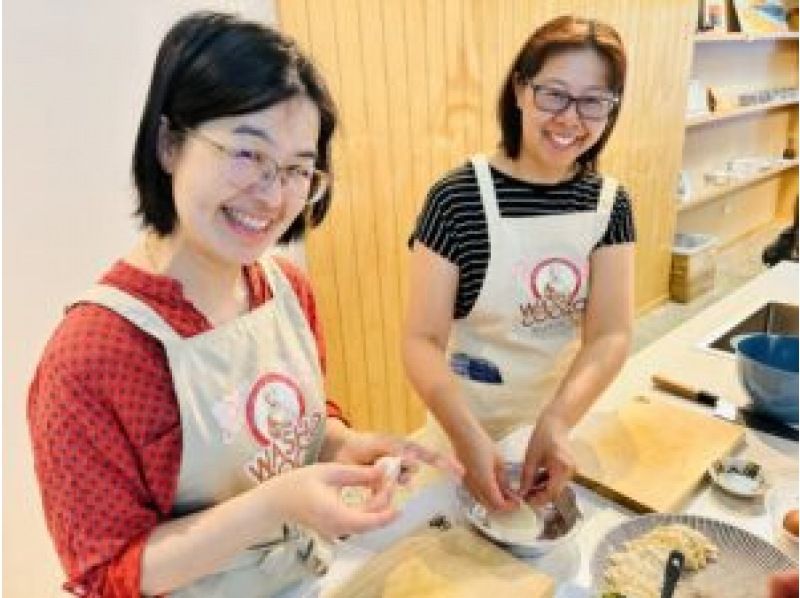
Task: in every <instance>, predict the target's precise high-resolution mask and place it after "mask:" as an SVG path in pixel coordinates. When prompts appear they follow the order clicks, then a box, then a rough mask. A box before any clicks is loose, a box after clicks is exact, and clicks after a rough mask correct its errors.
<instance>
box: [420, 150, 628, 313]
mask: <svg viewBox="0 0 800 598" xmlns="http://www.w3.org/2000/svg"><path fill="white" fill-rule="evenodd" d="M489 168H490V171H491V174H492V180H493V181H494V186H495V191H496V193H497V201H498V204H499V208H500V216H501V217H503V218H519V217H530V216H552V215H554V214H569V213H571V212H586V211H591V210H595V209H597V200H598V197H599V195H600V187H601V184H602V178H601V177H600V176H599V175H597V174H593V173H579V174H577V175H576V176H575V177H573V178H572V179H570V180H568V181H564V182H561V183H556V184H552V185H545V184H536V183H529V182H527V181H521V180H519V179H516V178H514V177H511V176H509V175H507V174H505V173H502V172H500V171H499V170H497V169H496V168H494V167H492V166H490V167H489ZM415 240H416V241H420V242H421V243H422V244H423V245H425V246H426V247H428V248H429V249H430V250H431V251H434V252H436V253H438V254H439V255H441V256H442V257H444V258H445V259H447V260H448V261H450V262H452V263H453V264H455V265H456V266H458V270H459V275H458V294H457V296H456V305H455V312H454V314H453V316H454V317H455V318H463V317H465V316H466V315H467V314H469V312H470V310H471V309H472V306H473V305H475V301H476V300H477V299H478V294H479V293H480V290H481V286H482V285H483V280H484V278H485V277H486V268H487V266H488V264H489V231H488V228H487V224H486V215H485V214H484V211H483V203H482V202H481V196H480V191H479V189H478V179H477V178H476V176H475V171H474V170H473V169H472V164H471V163H470V162H467V163H465V164H464V165H462V166H460V167H459V168H456V169H455V170H453V171H451V172H449V173H448V174H446V175H445V176H444V177H443V178H442V179H440V180H439V181H438V182H436V183H435V184H434V185H433V187H431V189H430V191H429V192H428V197H427V199H426V201H425V206H424V207H423V209H422V212H421V213H420V215H419V216H418V218H417V224H416V228H415V229H414V232H413V233H412V234H411V239H410V240H409V244H412V243H413V242H414V241H415ZM634 240H635V231H634V228H633V215H632V213H631V202H630V198H629V197H628V193H627V192H626V191H625V189H624V188H622V186H620V187H619V188H618V189H617V194H616V197H615V198H614V206H613V208H612V211H611V217H610V219H609V222H608V228H607V229H606V232H605V235H603V238H602V239H601V240H600V242H599V243H598V244H597V246H598V247H599V246H602V245H615V244H619V243H630V242H633V241H634Z"/></svg>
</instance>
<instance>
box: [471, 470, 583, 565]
mask: <svg viewBox="0 0 800 598" xmlns="http://www.w3.org/2000/svg"><path fill="white" fill-rule="evenodd" d="M506 467H507V475H508V477H509V481H510V482H511V484H512V486H513V485H514V484H515V483H516V482H517V481H518V480H519V476H520V473H521V471H522V464H521V463H509V464H507V466H506ZM458 498H459V503H460V508H461V512H462V513H463V514H464V517H465V518H466V519H467V521H469V522H470V523H471V524H472V525H473V526H474V527H475V528H476V529H477V530H478V531H480V532H481V533H482V534H483V535H485V536H486V537H487V538H489V539H490V540H492V541H493V542H495V543H497V544H499V545H500V546H502V547H503V548H506V549H507V550H508V551H509V552H511V553H512V554H515V555H516V556H520V557H540V556H543V555H545V554H547V553H549V552H551V551H552V550H554V549H555V548H557V547H558V546H561V545H562V544H565V543H566V542H568V541H569V540H570V539H571V538H572V537H573V536H574V535H575V533H576V532H577V531H578V529H579V528H580V524H581V521H582V519H583V517H582V515H581V512H580V510H579V508H578V502H577V499H576V497H575V491H574V490H573V489H572V488H571V487H570V486H567V487H566V488H564V492H563V493H562V495H561V496H560V497H559V499H558V500H557V501H556V503H557V504H558V507H556V505H555V504H549V505H546V506H544V507H542V508H537V510H536V511H537V514H538V515H539V516H540V518H541V519H542V525H541V527H540V531H539V532H538V534H535V535H533V534H532V536H531V537H530V538H529V539H527V540H525V539H523V538H522V536H521V535H520V534H516V533H515V534H514V535H513V538H512V537H509V536H508V535H507V534H506V533H505V532H504V530H502V529H499V528H498V527H497V526H493V525H492V518H491V516H490V515H489V514H488V513H487V510H486V508H485V507H484V506H483V505H482V504H480V503H479V502H478V501H476V500H475V499H474V498H473V497H472V495H471V494H470V493H469V492H468V491H467V490H466V489H465V488H463V487H459V490H458Z"/></svg>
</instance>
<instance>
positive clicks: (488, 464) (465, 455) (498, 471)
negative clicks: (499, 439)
mask: <svg viewBox="0 0 800 598" xmlns="http://www.w3.org/2000/svg"><path fill="white" fill-rule="evenodd" d="M453 444H454V447H455V451H456V455H457V457H458V459H459V461H460V462H461V464H462V465H463V466H464V469H465V473H464V478H463V483H464V485H465V486H466V487H467V490H469V492H470V494H472V496H473V497H475V499H476V500H478V501H479V502H480V503H481V504H482V505H483V506H485V507H486V508H487V509H490V510H492V511H513V510H514V509H516V508H518V507H519V498H518V497H517V496H516V494H515V493H514V492H513V491H512V490H511V487H510V485H509V483H508V478H507V476H506V471H505V462H504V460H503V457H502V456H501V455H500V452H499V451H498V450H497V447H496V446H495V444H494V442H493V441H492V439H491V438H490V437H489V435H488V434H487V433H486V432H485V431H483V430H481V431H480V432H478V433H474V434H471V435H470V437H469V438H464V439H458V440H454V441H453Z"/></svg>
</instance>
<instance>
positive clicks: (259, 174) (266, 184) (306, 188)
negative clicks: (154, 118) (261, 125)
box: [188, 129, 330, 205]
mask: <svg viewBox="0 0 800 598" xmlns="http://www.w3.org/2000/svg"><path fill="white" fill-rule="evenodd" d="M188 132H189V134H190V135H192V136H194V137H196V138H197V139H200V140H201V141H204V142H205V143H207V144H208V145H210V146H211V147H213V148H215V149H216V150H217V151H219V152H220V153H221V154H223V155H224V159H223V166H222V173H223V175H224V177H225V179H226V180H227V181H228V182H229V183H230V184H231V185H233V186H234V187H236V188H237V189H240V190H242V191H243V190H245V189H250V188H251V187H252V186H253V185H256V186H257V190H258V191H259V193H262V194H267V193H269V192H270V191H271V190H272V186H273V185H274V184H275V182H276V181H280V184H281V187H282V188H283V190H284V192H286V193H288V194H290V195H291V196H292V197H295V198H297V199H303V201H305V202H306V203H307V204H309V205H311V204H315V203H317V202H318V201H319V200H320V199H322V198H323V196H324V195H325V191H327V190H328V184H329V182H330V177H329V175H328V173H327V172H324V171H322V170H319V169H317V168H314V167H313V166H310V165H303V164H286V165H280V164H278V163H277V162H276V161H275V160H274V159H273V158H272V157H270V156H268V155H267V154H265V153H263V152H259V151H256V150H251V149H244V148H235V147H228V146H227V145H225V144H224V143H220V142H219V141H217V140H216V139H213V138H212V137H209V136H208V135H206V134H205V133H202V132H200V131H198V130H197V129H189V131H188Z"/></svg>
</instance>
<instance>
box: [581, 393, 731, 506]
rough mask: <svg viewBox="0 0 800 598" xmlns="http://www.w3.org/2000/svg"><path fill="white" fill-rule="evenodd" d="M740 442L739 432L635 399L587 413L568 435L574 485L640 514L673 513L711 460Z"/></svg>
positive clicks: (698, 416) (705, 416)
mask: <svg viewBox="0 0 800 598" xmlns="http://www.w3.org/2000/svg"><path fill="white" fill-rule="evenodd" d="M743 440H744V428H743V427H742V426H738V425H736V424H733V423H730V422H726V421H723V420H721V419H719V418H717V417H714V416H713V415H712V414H711V413H710V412H709V413H701V412H697V411H693V410H691V409H689V408H688V407H683V406H680V405H674V404H671V403H668V402H667V401H664V400H663V399H658V398H653V397H636V398H633V399H631V400H629V401H627V402H626V403H625V404H624V405H623V406H622V407H621V408H620V409H618V410H616V411H613V412H598V413H590V414H589V415H587V417H586V418H585V420H584V421H583V422H581V425H580V426H579V427H578V428H577V429H576V430H575V433H574V434H573V442H574V445H573V446H574V449H575V453H576V457H577V470H578V473H577V475H576V477H575V479H576V481H577V482H578V483H580V484H582V485H584V486H587V487H588V488H591V489H592V490H594V491H596V492H598V493H599V494H602V495H603V496H606V497H608V498H611V499H613V500H615V501H617V502H619V503H621V504H624V505H625V506H627V507H629V508H631V509H633V510H635V511H637V512H641V513H648V512H653V511H655V512H659V513H665V512H675V511H677V510H678V509H680V508H681V506H682V505H683V504H684V502H685V501H686V499H687V498H689V496H690V495H691V493H692V492H693V491H694V490H695V488H697V487H698V486H699V484H700V483H701V482H702V480H703V477H704V475H705V472H706V470H707V469H708V467H709V465H711V463H713V462H714V460H715V459H718V458H720V457H724V456H726V455H729V454H730V453H731V452H732V451H733V450H734V449H735V448H736V447H737V446H739V445H740V444H741V443H742V442H743Z"/></svg>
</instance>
